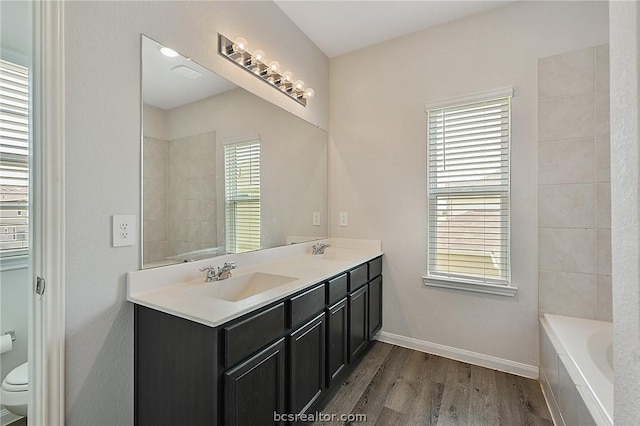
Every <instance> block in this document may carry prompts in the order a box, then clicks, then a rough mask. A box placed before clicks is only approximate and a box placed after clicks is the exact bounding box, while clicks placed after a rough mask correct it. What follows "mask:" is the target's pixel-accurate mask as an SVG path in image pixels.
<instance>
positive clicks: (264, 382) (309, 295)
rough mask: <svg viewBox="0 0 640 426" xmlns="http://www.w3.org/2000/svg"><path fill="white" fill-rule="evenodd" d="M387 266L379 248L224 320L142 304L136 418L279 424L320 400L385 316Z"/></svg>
mask: <svg viewBox="0 0 640 426" xmlns="http://www.w3.org/2000/svg"><path fill="white" fill-rule="evenodd" d="M381 273H382V262H381V257H378V258H376V259H373V260H371V261H369V262H367V263H364V264H362V265H359V266H357V267H355V268H352V269H351V270H349V271H345V272H344V273H342V274H339V275H337V276H335V277H333V278H331V279H329V280H327V281H326V282H322V283H318V284H316V285H313V286H310V287H308V288H307V289H304V290H302V291H300V292H298V293H296V294H293V295H291V296H287V297H285V298H283V299H282V300H279V301H276V302H274V303H272V304H270V305H268V306H265V307H263V308H259V309H257V310H256V311H254V312H251V313H249V314H246V315H244V316H242V317H240V318H237V319H234V320H232V321H230V322H229V323H226V324H223V325H221V326H219V327H208V326H205V325H202V324H198V323H195V322H193V321H189V320H187V319H183V318H179V317H177V316H173V315H170V314H166V313H163V312H159V311H156V310H154V309H151V308H147V307H144V306H141V305H136V306H135V424H136V425H138V426H147V425H153V426H160V425H168V426H175V425H177V424H189V425H190V426H192V425H193V426H199V425H203V426H205V425H206V426H210V425H216V424H218V425H273V424H286V423H287V420H288V419H284V420H283V421H277V422H276V421H274V413H276V414H286V415H287V416H292V415H295V414H299V413H311V412H314V411H316V410H320V409H321V408H322V405H323V404H324V403H325V402H326V400H327V398H329V397H330V396H331V395H332V391H333V392H335V391H336V390H337V389H338V387H339V383H340V380H341V379H342V378H344V377H346V375H347V374H348V373H349V372H350V371H351V370H352V369H353V367H355V364H354V361H356V360H357V359H358V357H359V356H360V355H362V354H364V353H365V352H366V349H367V347H368V343H369V341H370V339H371V338H372V337H373V336H374V334H375V333H376V332H377V331H378V330H379V329H380V328H381V326H382V275H381ZM372 274H374V275H372ZM212 285H215V284H212Z"/></svg>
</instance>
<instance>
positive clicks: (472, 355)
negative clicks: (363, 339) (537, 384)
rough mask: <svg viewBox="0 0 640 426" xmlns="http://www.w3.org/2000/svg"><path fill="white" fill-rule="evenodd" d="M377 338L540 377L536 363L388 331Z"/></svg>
mask: <svg viewBox="0 0 640 426" xmlns="http://www.w3.org/2000/svg"><path fill="white" fill-rule="evenodd" d="M375 339H376V340H379V341H381V342H385V343H391V344H392V345H396V346H402V347H403V348H408V349H414V350H416V351H420V352H426V353H430V354H433V355H438V356H442V357H445V358H450V359H455V360H456V361H461V362H466V363H468V364H473V365H479V366H480V367H486V368H490V369H492V370H498V371H504V372H505V373H511V374H515V375H517V376H522V377H527V378H530V379H536V380H537V379H538V367H536V366H534V365H528V364H522V363H520V362H515V361H510V360H508V359H503V358H498V357H495V356H491V355H485V354H481V353H477V352H471V351H467V350H465V349H459V348H454V347H451V346H445V345H441V344H439V343H432V342H427V341H424V340H418V339H414V338H412V337H406V336H400V335H398V334H393V333H389V332H386V331H381V332H380V333H378V334H377V335H376V336H375Z"/></svg>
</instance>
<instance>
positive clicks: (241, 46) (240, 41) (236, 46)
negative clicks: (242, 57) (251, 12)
mask: <svg viewBox="0 0 640 426" xmlns="http://www.w3.org/2000/svg"><path fill="white" fill-rule="evenodd" d="M248 46H249V43H247V40H245V39H244V38H242V37H238V38H237V39H235V41H234V42H233V50H234V51H235V52H244V51H246V50H247V47H248Z"/></svg>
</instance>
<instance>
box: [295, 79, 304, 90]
mask: <svg viewBox="0 0 640 426" xmlns="http://www.w3.org/2000/svg"><path fill="white" fill-rule="evenodd" d="M293 87H295V89H296V90H298V91H300V92H302V91H303V90H304V81H302V80H297V81H296V82H295V83H293Z"/></svg>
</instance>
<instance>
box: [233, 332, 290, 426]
mask: <svg viewBox="0 0 640 426" xmlns="http://www.w3.org/2000/svg"><path fill="white" fill-rule="evenodd" d="M284 350H285V343H284V338H281V339H280V340H278V341H277V342H275V343H274V344H272V345H271V346H269V347H267V348H266V349H264V350H262V351H260V352H259V353H258V354H256V355H254V356H253V357H251V358H249V359H247V360H246V361H243V362H241V363H240V364H239V365H238V366H236V367H234V368H233V369H231V370H229V371H227V372H226V373H225V375H224V376H225V377H224V385H225V397H224V398H225V412H224V416H225V425H238V426H240V425H249V426H256V425H273V424H274V421H273V419H274V413H280V414H281V413H284V412H285V407H284V395H285V371H284V370H285V364H284V359H285V354H284Z"/></svg>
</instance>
